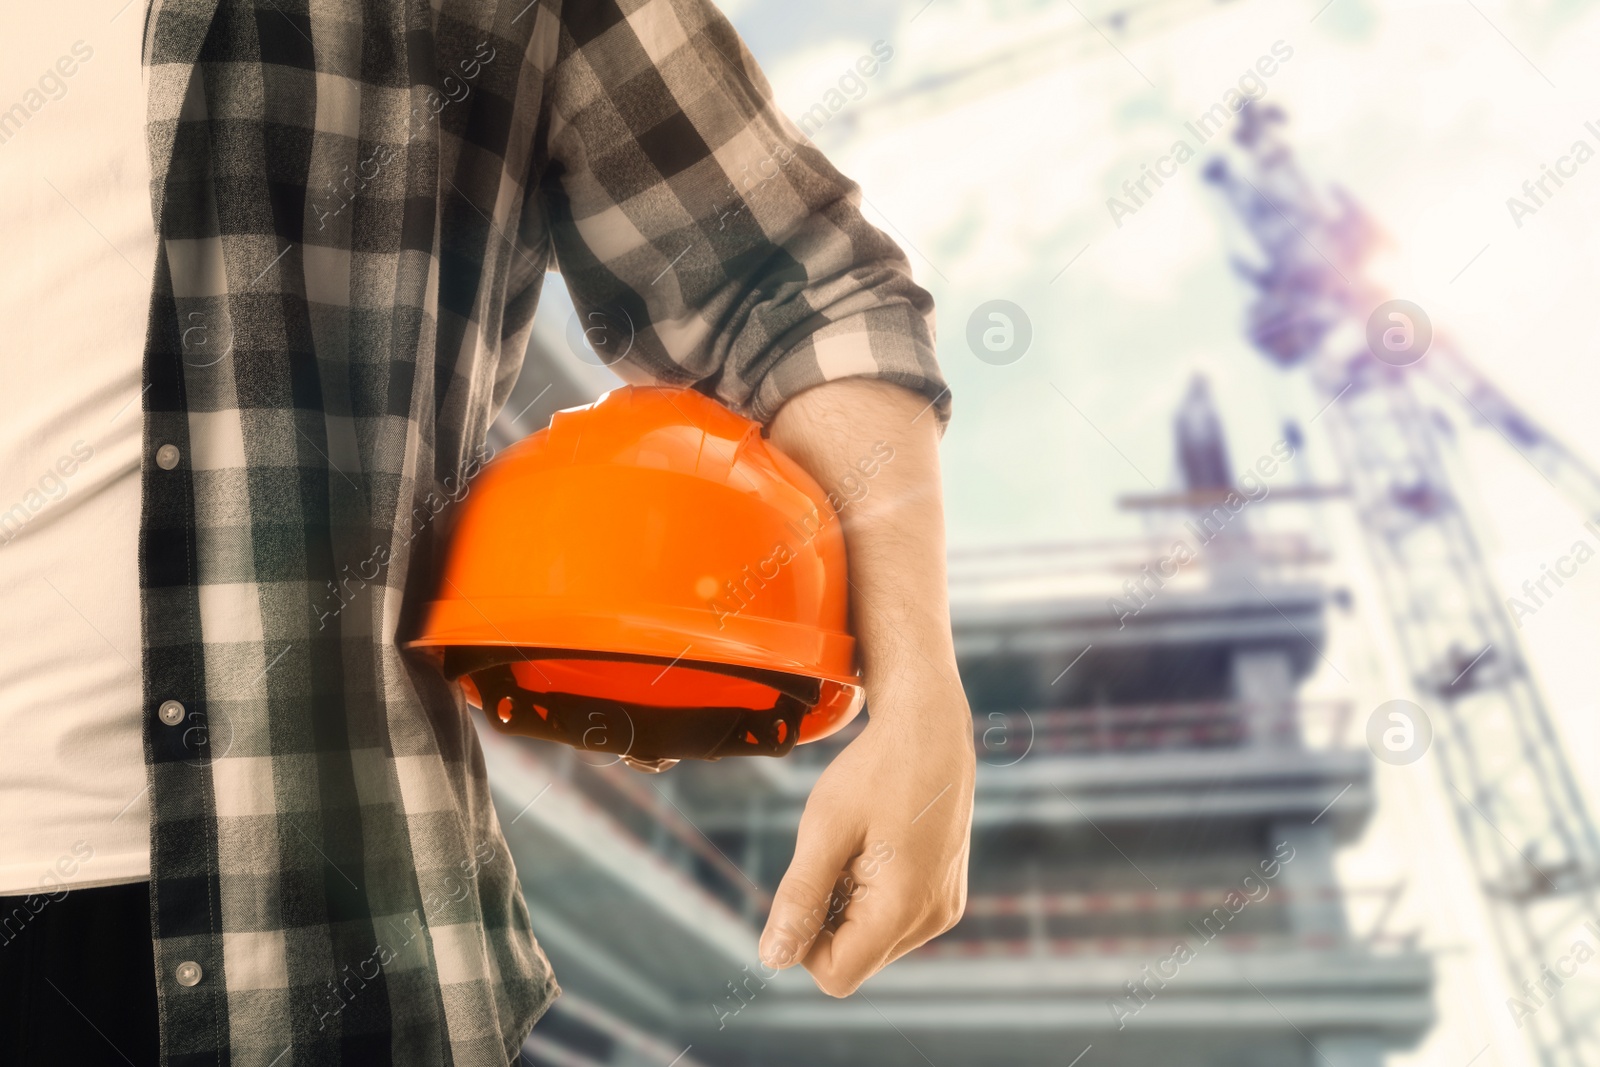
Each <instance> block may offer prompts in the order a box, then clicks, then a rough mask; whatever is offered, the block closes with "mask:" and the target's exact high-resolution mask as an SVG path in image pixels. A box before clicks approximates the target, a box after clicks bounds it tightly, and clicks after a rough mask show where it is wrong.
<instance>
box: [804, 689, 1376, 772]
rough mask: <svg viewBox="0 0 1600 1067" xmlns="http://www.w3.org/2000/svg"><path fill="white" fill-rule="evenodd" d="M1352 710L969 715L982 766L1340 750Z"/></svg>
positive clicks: (821, 748) (1296, 704)
mask: <svg viewBox="0 0 1600 1067" xmlns="http://www.w3.org/2000/svg"><path fill="white" fill-rule="evenodd" d="M1352 713H1353V706H1352V704H1351V703H1350V702H1349V701H1345V700H1289V701H1276V702H1270V703H1260V702H1250V701H1242V700H1197V701H1174V702H1170V703H1163V704H1138V705H1104V706H1096V707H1086V708H1052V709H1045V710H1039V711H1032V710H1028V709H1026V708H1013V709H1010V710H985V709H978V708H975V709H974V710H973V712H972V722H973V734H974V740H975V741H976V744H977V747H978V751H979V752H980V753H982V754H984V755H985V756H986V757H991V758H986V759H985V762H990V763H993V762H996V761H998V762H1006V761H1007V759H1008V758H1011V757H1014V758H1015V759H1017V760H1020V759H1021V758H1023V757H1024V756H1025V755H1031V754H1035V753H1039V754H1049V755H1053V756H1085V757H1088V756H1104V755H1124V754H1132V753H1157V752H1174V751H1194V750H1205V749H1242V748H1248V747H1252V746H1259V747H1269V748H1275V749H1280V750H1281V749H1313V750H1321V749H1346V748H1353V747H1355V746H1356V745H1358V744H1359V742H1360V739H1359V738H1356V737H1354V736H1353V735H1352V733H1351V729H1350V727H1351V719H1352ZM864 725H865V723H864V722H863V721H862V720H859V719H858V720H857V721H856V722H853V723H851V724H850V725H849V726H847V727H845V729H843V730H841V731H839V732H838V733H837V734H834V735H833V736H832V737H829V738H827V739H826V740H825V741H823V742H821V743H820V744H817V745H807V746H805V747H803V748H797V749H795V753H794V755H793V756H792V757H790V758H792V759H795V760H796V761H797V762H802V763H816V762H825V761H826V760H828V759H830V758H832V753H833V752H834V751H836V750H837V749H839V748H842V747H843V746H844V745H846V744H848V743H849V742H850V740H851V739H852V738H854V737H855V736H856V735H857V734H858V733H860V732H861V729H862V727H863V726H864Z"/></svg>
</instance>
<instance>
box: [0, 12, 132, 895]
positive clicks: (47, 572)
mask: <svg viewBox="0 0 1600 1067" xmlns="http://www.w3.org/2000/svg"><path fill="white" fill-rule="evenodd" d="M145 6H146V5H145V3H143V2H137V3H136V2H133V0H127V2H126V3H125V2H124V0H93V2H92V3H26V4H7V5H5V7H4V8H3V9H0V10H3V13H0V27H3V29H4V32H3V33H0V219H3V221H0V234H3V235H4V237H3V247H4V251H5V254H4V255H3V256H0V308H3V314H0V411H4V413H5V414H4V416H3V417H0V894H22V893H33V892H37V891H39V890H40V888H41V887H43V888H46V889H48V888H52V887H55V886H59V885H69V884H70V885H78V886H85V885H105V884H113V883H117V882H130V881H139V880H142V879H144V878H147V877H148V876H149V872H150V844H149V836H150V830H149V809H148V807H147V804H146V799H145V793H144V790H145V766H144V742H143V736H142V732H141V721H140V719H141V715H142V686H141V677H142V671H141V662H142V655H141V652H140V629H139V566H138V540H139V451H140V438H141V430H142V423H143V417H142V413H141V404H140V388H141V377H142V375H141V367H142V362H143V353H144V336H145V318H146V312H147V309H148V306H149V301H150V289H151V271H152V269H153V267H154V263H155V250H156V241H155V235H154V233H153V232H152V229H151V218H150V188H149V187H150V170H149V163H148V160H147V159H146V156H145V143H144V119H145V94H144V87H143V83H142V77H141V72H140V65H139V54H140V43H141V41H140V38H141V33H142V31H143V29H144V25H143V24H144V11H145Z"/></svg>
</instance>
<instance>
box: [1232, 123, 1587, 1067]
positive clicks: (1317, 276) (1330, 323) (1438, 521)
mask: <svg viewBox="0 0 1600 1067" xmlns="http://www.w3.org/2000/svg"><path fill="white" fill-rule="evenodd" d="M1283 122H1284V117H1283V114H1282V112H1281V111H1280V110H1279V109H1277V108H1275V107H1266V108H1262V107H1259V106H1254V105H1252V106H1249V107H1247V108H1246V109H1245V111H1244V112H1243V113H1242V115H1241V119H1240V126H1239V129H1238V131H1237V133H1236V135H1235V141H1236V142H1237V143H1238V144H1239V146H1240V147H1241V149H1242V154H1243V157H1244V162H1245V166H1244V167H1242V168H1236V167H1233V166H1230V164H1229V163H1228V162H1227V161H1225V160H1223V159H1217V160H1215V161H1213V162H1212V163H1211V164H1210V165H1209V166H1208V168H1207V170H1206V179H1207V180H1208V181H1209V182H1211V183H1212V184H1214V185H1216V186H1217V187H1218V188H1219V189H1220V190H1221V191H1222V193H1223V194H1224V196H1225V197H1226V198H1227V200H1228V202H1229V204H1230V206H1231V207H1232V208H1233V210H1234V212H1235V213H1236V214H1237V216H1238V217H1239V219H1240V220H1241V221H1242V222H1243V224H1244V227H1245V229H1246V231H1247V232H1248V234H1249V235H1250V237H1251V238H1253V240H1254V243H1255V245H1256V246H1257V248H1256V251H1257V252H1258V253H1259V255H1260V257H1261V258H1260V259H1258V260H1255V261H1247V260H1242V259H1236V260H1235V267H1236V269H1237V270H1238V271H1239V273H1240V274H1241V275H1242V276H1243V277H1244V278H1246V279H1247V280H1248V281H1249V282H1250V283H1251V284H1252V285H1253V286H1254V288H1255V289H1256V294H1257V295H1256V299H1255V301H1254V303H1253V304H1252V306H1251V308H1250V311H1249V333H1250V338H1251V340H1252V342H1253V343H1254V344H1255V345H1256V346H1257V347H1258V348H1259V349H1260V350H1261V351H1262V352H1263V353H1264V354H1265V355H1267V357H1268V358H1269V359H1271V360H1272V361H1273V362H1275V363H1277V364H1279V365H1280V366H1283V367H1285V368H1290V367H1298V366H1304V367H1305V368H1306V369H1307V370H1308V371H1309V372H1310V374H1311V377H1312V380H1313V382H1314V383H1315V388H1316V391H1317V393H1318V394H1319V397H1320V402H1321V403H1323V404H1324V405H1325V407H1324V408H1323V412H1324V413H1323V414H1322V415H1321V416H1320V417H1321V418H1322V420H1323V421H1324V424H1325V425H1326V427H1327V431H1328V436H1329V438H1330V441H1331V443H1332V446H1333V449H1334V451H1335V452H1336V454H1337V456H1338V458H1339V461H1340V463H1341V465H1342V467H1343V468H1344V474H1345V478H1346V480H1347V482H1348V484H1349V486H1350V490H1351V498H1352V501H1353V503H1354V506H1355V509H1356V515H1357V517H1358V520H1359V524H1360V526H1361V528H1362V531H1363V536H1364V539H1365V543H1366V547H1367V550H1368V553H1369V555H1370V557H1371V561H1372V566H1373V570H1374V572H1375V574H1376V576H1377V580H1378V585H1379V588H1380V589H1381V591H1382V595H1383V597H1384V600H1385V601H1386V607H1387V611H1388V616H1389V618H1390V620H1391V621H1392V624H1393V628H1394V632H1395V635H1396V638H1397V641H1398V644H1399V648H1400V650H1401V652H1402V655H1403V657H1404V660H1405V663H1406V665H1407V668H1408V670H1409V672H1410V675H1411V680H1412V682H1413V684H1414V686H1415V689H1416V692H1417V694H1418V695H1419V696H1420V697H1421V699H1422V700H1423V701H1424V702H1425V704H1426V710H1427V712H1428V713H1429V715H1430V720H1431V722H1432V723H1433V724H1434V726H1433V729H1434V731H1435V737H1434V747H1435V750H1436V752H1437V755H1438V758H1439V759H1440V761H1441V770H1442V772H1443V778H1444V780H1445V782H1446V783H1447V786H1448V789H1447V792H1448V796H1447V798H1446V799H1447V801H1448V802H1449V804H1450V807H1451V809H1452V812H1453V815H1454V818H1455V821H1456V824H1457V825H1458V827H1459V829H1460V832H1461V836H1462V839H1463V841H1464V843H1465V846H1466V852H1467V855H1468V857H1469V859H1470V862H1471V864H1472V866H1473V869H1474V872H1475V874H1476V876H1477V879H1478V882H1479V887H1480V889H1481V891H1482V893H1483V894H1484V896H1485V898H1486V902H1487V907H1488V911H1489V913H1490V916H1491V923H1492V925H1493V927H1494V933H1495V936H1496V940H1497V943H1498V945H1499V949H1500V952H1501V956H1502V959H1503V962H1504V964H1505V966H1506V968H1507V970H1508V972H1509V975H1510V979H1511V990H1512V999H1511V1001H1510V1002H1508V1007H1509V1008H1510V1009H1511V1010H1512V1014H1513V1017H1514V1018H1515V1019H1516V1022H1517V1025H1518V1028H1519V1029H1521V1030H1522V1031H1523V1032H1524V1033H1525V1034H1526V1035H1527V1038H1528V1041H1529V1043H1530V1045H1531V1047H1532V1048H1533V1050H1534V1052H1535V1054H1536V1056H1537V1059H1538V1062H1539V1063H1541V1064H1542V1065H1546V1067H1580V1065H1588V1067H1595V1065H1600V1035H1597V1034H1596V1028H1597V1026H1600V995H1597V993H1600V987H1597V984H1596V982H1595V976H1594V975H1593V974H1584V973H1578V974H1576V975H1575V976H1574V975H1571V974H1567V973H1566V971H1567V969H1568V968H1567V967H1566V966H1565V965H1564V964H1562V962H1561V961H1563V960H1570V953H1571V951H1572V949H1573V947H1574V943H1575V942H1576V941H1578V940H1582V939H1585V938H1586V939H1587V940H1588V941H1589V942H1590V943H1591V944H1592V943H1594V942H1595V941H1596V939H1597V938H1600V835H1597V833H1596V829H1595V823H1594V820H1593V818H1592V817H1591V815H1590V813H1589V812H1588V810H1587V808H1586V806H1585V802H1584V799H1583V795H1582V792H1581V790H1580V788H1579V786H1578V783H1577V781H1576V779H1575V777H1574V775H1573V773H1572V769H1571V767H1570V766H1569V765H1568V762H1567V759H1566V756H1565V754H1564V752H1563V751H1562V748H1561V744H1560V739H1559V737H1558V735H1557V733H1556V731H1555V729H1554V726H1553V724H1552V722H1551V718H1550V715H1549V712H1548V710H1547V709H1546V706H1545V703H1544V700H1543V698H1542V696H1541V694H1540V691H1539V687H1538V685H1537V682H1536V680H1535V679H1534V676H1533V673H1532V671H1531V670H1530V668H1529V665H1528V661H1527V658H1526V656H1525V655H1524V652H1523V649H1522V647H1521V644H1520V642H1519V640H1518V637H1517V633H1516V629H1515V628H1514V626H1513V624H1512V620H1511V619H1510V618H1509V617H1508V615H1507V614H1506V612H1505V610H1504V609H1503V608H1502V606H1501V604H1502V601H1501V599H1500V596H1499V592H1498V590H1497V588H1496V586H1495V583H1494V581H1493V579H1492V577H1491V573H1490V569H1489V566H1488V562H1487V560H1486V558H1485V556H1484V552H1483V550H1482V547H1481V546H1480V544H1479V541H1478V538H1477V536H1476V534H1475V533H1474V530H1473V526H1472V522H1471V519H1470V516H1469V515H1468V513H1467V511H1466V510H1465V509H1464V507H1463V501H1462V498H1461V496H1460V494H1459V493H1458V491H1457V489H1456V488H1455V486H1453V485H1452V483H1451V477H1450V472H1449V468H1448V467H1447V465H1446V462H1445V454H1444V449H1445V448H1446V447H1447V443H1448V442H1447V441H1446V440H1445V439H1444V435H1443V434H1442V433H1441V429H1440V426H1439V424H1438V423H1437V422H1436V421H1435V419H1434V418H1432V413H1431V411H1430V410H1429V408H1428V405H1427V404H1426V403H1425V401H1424V399H1423V397H1424V395H1425V391H1426V393H1437V394H1438V395H1441V396H1444V397H1446V398H1447V399H1449V400H1450V401H1451V402H1453V403H1454V404H1456V405H1458V406H1459V407H1461V409H1462V410H1463V411H1465V412H1469V413H1470V417H1472V418H1474V419H1475V420H1476V421H1480V422H1483V423H1486V424H1488V425H1489V426H1491V427H1492V428H1493V429H1494V430H1496V431H1497V432H1498V433H1499V434H1500V436H1501V437H1503V438H1504V439H1505V440H1506V442H1507V443H1508V444H1510V445H1511V446H1512V447H1513V448H1515V449H1516V450H1517V451H1518V452H1520V453H1521V454H1522V455H1523V456H1524V457H1525V458H1527V459H1528V460H1529V461H1530V462H1531V463H1533V465H1534V466H1535V467H1536V468H1538V469H1539V471H1540V472H1541V473H1542V474H1544V475H1545V477H1546V478H1547V479H1548V480H1549V481H1550V482H1551V483H1552V484H1553V485H1556V486H1558V487H1560V488H1561V489H1563V490H1564V491H1565V492H1566V493H1567V494H1568V495H1569V496H1570V497H1571V498H1572V499H1573V500H1574V501H1575V502H1576V503H1577V504H1578V506H1579V507H1580V508H1581V509H1582V510H1583V512H1584V513H1585V515H1587V516H1600V476H1597V475H1596V473H1595V472H1594V470H1593V469H1592V468H1590V467H1589V466H1588V465H1587V464H1586V463H1585V462H1583V460H1582V459H1581V458H1579V457H1578V456H1577V455H1576V454H1575V453H1573V452H1572V451H1571V450H1570V449H1568V448H1567V447H1566V446H1564V445H1562V444H1561V443H1560V442H1559V441H1558V440H1557V439H1556V438H1554V437H1553V436H1552V435H1550V434H1548V433H1546V432H1545V431H1544V430H1543V429H1542V428H1540V427H1539V425H1538V423H1537V422H1536V421H1534V420H1533V419H1532V418H1531V417H1529V416H1528V415H1527V413H1526V412H1524V411H1522V410H1521V409H1520V408H1519V407H1518V406H1517V405H1516V404H1515V402H1514V401H1512V400H1511V399H1510V398H1509V397H1508V396H1507V395H1506V394H1504V393H1503V392H1502V391H1501V390H1500V389H1499V388H1498V387H1496V386H1495V385H1494V384H1493V383H1492V382H1491V381H1490V380H1489V379H1488V378H1487V377H1485V376H1484V375H1483V374H1481V373H1480V372H1479V371H1477V369H1476V368H1474V367H1473V366H1472V365H1471V364H1470V363H1469V362H1468V361H1467V360H1466V359H1465V357H1463V356H1462V355H1461V354H1460V353H1459V352H1458V351H1457V350H1456V349H1455V348H1454V347H1453V346H1452V345H1451V344H1449V343H1448V342H1447V341H1444V340H1439V341H1437V342H1436V343H1435V344H1434V345H1433V346H1432V347H1431V348H1430V349H1428V350H1427V351H1426V352H1425V353H1424V354H1423V355H1422V357H1421V359H1420V360H1419V361H1417V362H1415V363H1411V364H1409V365H1396V364H1397V363H1398V362H1401V361H1397V360H1394V359H1389V360H1381V359H1379V358H1378V357H1377V356H1375V355H1374V351H1373V349H1372V348H1371V347H1370V345H1369V342H1368V336H1369V328H1368V319H1369V316H1371V315H1372V313H1373V312H1374V309H1376V308H1378V306H1379V305H1381V304H1383V303H1385V300H1386V297H1387V294H1385V293H1383V292H1381V291H1380V290H1379V289H1377V287H1375V286H1373V285H1371V284H1369V283H1368V282H1367V281H1366V280H1365V279H1364V278H1363V275H1362V272H1361V267H1362V264H1363V261H1364V260H1365V259H1366V258H1367V256H1368V255H1369V254H1370V252H1371V250H1372V249H1373V248H1374V247H1375V245H1376V244H1377V242H1378V237H1379V235H1378V233H1377V230H1376V227H1374V226H1373V224H1372V223H1371V221H1370V220H1369V218H1368V217H1367V216H1366V215H1365V213H1364V212H1363V211H1362V210H1361V208H1360V207H1359V205H1357V204H1356V203H1355V202H1354V201H1353V200H1352V199H1351V198H1350V197H1349V196H1347V195H1345V194H1344V193H1342V192H1341V191H1338V190H1334V191H1332V193H1331V195H1329V196H1328V197H1326V198H1324V197H1322V196H1320V195H1319V194H1318V191H1317V190H1316V189H1315V188H1314V187H1313V186H1312V185H1311V183H1310V182H1309V181H1308V180H1307V178H1306V176H1305V175H1304V173H1303V172H1302V171H1301V170H1300V168H1299V166H1298V164H1297V163H1296V161H1295V159H1294V157H1293V154H1292V153H1291V151H1290V150H1289V148H1288V147H1287V145H1286V143H1285V142H1284V140H1283V138H1282V136H1281V126H1282V125H1283ZM1586 924H1588V925H1586ZM1558 972H1559V973H1558Z"/></svg>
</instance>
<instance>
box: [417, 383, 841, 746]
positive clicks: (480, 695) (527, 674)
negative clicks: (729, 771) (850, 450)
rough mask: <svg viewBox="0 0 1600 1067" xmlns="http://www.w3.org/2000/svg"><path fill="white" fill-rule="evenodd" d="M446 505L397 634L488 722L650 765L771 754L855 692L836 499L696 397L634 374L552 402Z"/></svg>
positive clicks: (837, 719) (829, 720) (756, 432)
mask: <svg viewBox="0 0 1600 1067" xmlns="http://www.w3.org/2000/svg"><path fill="white" fill-rule="evenodd" d="M451 521H452V528H451V530H450V533H449V537H448V542H447V548H446V553H445V560H444V565H443V570H442V573H441V575H440V581H439V587H438V590H437V593H436V595H435V597H434V599H433V600H432V601H431V602H429V603H428V604H427V606H426V608H425V610H424V614H423V624H422V628H421V633H420V634H419V635H418V636H417V637H416V638H414V639H413V640H411V641H409V642H407V644H408V646H409V647H414V648H426V649H432V650H435V651H436V654H438V655H439V658H440V663H441V666H442V669H443V671H444V673H445V675H446V677H448V678H450V679H452V680H458V681H459V682H460V684H461V685H462V688H463V689H464V690H465V692H466V695H467V698H468V700H469V701H470V702H471V703H472V704H474V705H475V706H477V707H480V708H483V709H484V711H485V712H486V713H487V718H488V720H489V722H490V723H491V724H493V725H494V726H495V728H497V729H499V730H502V731H504V732H507V733H516V734H524V735H530V736H534V737H542V738H546V739H549V740H554V741H562V742H565V743H567V744H571V745H575V746H577V747H580V748H587V749H593V750H597V751H603V752H613V753H616V754H618V755H620V756H625V757H627V758H628V761H629V762H630V763H632V764H634V765H635V766H642V767H646V768H658V767H660V766H663V765H670V762H671V761H675V760H677V759H682V758H699V759H719V758H721V757H723V756H733V755H783V754H785V753H787V752H788V751H790V750H791V749H792V748H793V747H794V746H795V744H797V743H803V742H807V741H814V740H816V739H818V738H820V737H825V736H827V735H828V734H830V733H832V732H833V731H835V730H837V729H838V728H839V727H841V726H843V725H844V724H845V723H846V722H848V721H849V720H850V719H851V718H852V717H853V716H854V715H855V714H856V712H857V711H858V710H859V708H860V706H861V682H860V677H859V675H858V673H857V670H856V666H855V641H854V639H853V638H852V637H851V636H850V633H849V631H848V607H849V604H848V583H847V581H846V575H845V549H844V538H843V535H842V533H841V531H840V529H839V524H838V522H837V521H835V515H834V509H833V507H832V506H830V503H829V501H828V498H827V495H826V494H825V493H824V492H823V491H822V489H821V487H820V486H818V485H817V483H816V481H815V480H814V479H812V478H811V476H810V475H808V474H807V473H806V472H805V471H804V470H802V469H801V468H800V466H799V465H798V464H796V463H795V462H794V461H793V460H791V459H789V458H788V457H787V456H785V455H783V454H782V453H781V452H779V451H778V450H777V449H776V448H774V447H773V446H772V445H771V444H769V443H768V442H767V440H766V439H765V438H764V437H763V436H762V434H761V427H760V425H759V424H757V423H755V422H752V421H750V420H749V419H746V418H743V417H741V416H739V415H736V414H734V413H733V412H731V411H729V410H727V409H726V408H724V407H722V406H721V405H720V404H718V403H717V402H716V401H714V400H711V399H710V398H708V397H706V396H704V395H702V394H701V393H698V392H695V391H693V390H690V389H677V388H662V387H638V386H630V387H625V388H621V389H617V390H615V391H613V392H610V393H607V394H606V395H605V396H603V397H601V398H600V399H599V400H598V401H596V402H595V403H593V404H591V405H589V406H587V407H581V408H573V409H571V410H568V411H562V412H559V413H557V414H556V416H555V418H554V419H553V420H552V421H551V423H550V426H549V427H548V428H547V429H544V430H541V431H539V432H538V433H535V434H533V435H531V436H529V437H528V438H526V439H524V440H522V441H519V442H518V443H517V444H515V445H513V446H511V447H510V448H508V449H506V450H505V451H504V452H503V453H502V454H501V455H500V456H498V457H496V458H495V459H494V460H493V461H492V462H490V463H489V464H488V465H487V466H485V467H484V468H483V471H482V473H480V474H479V475H478V477H477V479H476V480H474V481H473V482H472V484H471V487H470V491H469V492H468V493H467V495H466V497H465V498H464V499H463V500H462V501H461V504H460V506H459V508H458V509H457V511H456V512H455V514H454V515H453V516H452V520H451Z"/></svg>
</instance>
